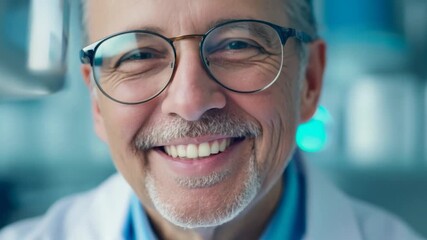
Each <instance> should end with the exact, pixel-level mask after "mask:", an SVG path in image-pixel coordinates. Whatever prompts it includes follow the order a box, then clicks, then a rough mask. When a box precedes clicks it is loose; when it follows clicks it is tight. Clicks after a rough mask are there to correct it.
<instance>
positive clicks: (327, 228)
mask: <svg viewBox="0 0 427 240" xmlns="http://www.w3.org/2000/svg"><path fill="white" fill-rule="evenodd" d="M305 161H306V160H303V161H302V164H303V167H304V172H305V173H304V175H305V181H306V194H307V195H306V197H307V198H306V204H307V206H306V209H307V213H306V214H307V216H306V219H307V222H306V224H307V225H306V226H307V227H306V235H305V238H304V240H326V239H346V240H362V236H361V233H360V230H359V226H358V223H357V220H356V216H355V215H354V210H353V209H352V207H351V203H350V201H349V199H348V197H346V196H345V195H344V193H342V192H340V191H339V190H338V189H337V188H336V187H335V186H334V185H333V184H332V183H331V182H330V181H329V180H328V179H326V178H325V177H324V176H323V175H322V174H321V173H319V172H318V170H317V169H315V168H314V167H313V166H311V164H308V163H306V162H305Z"/></svg>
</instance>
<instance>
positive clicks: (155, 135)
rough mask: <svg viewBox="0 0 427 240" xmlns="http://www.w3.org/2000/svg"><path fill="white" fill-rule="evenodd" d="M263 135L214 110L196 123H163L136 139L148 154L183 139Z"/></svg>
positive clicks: (173, 120)
mask: <svg viewBox="0 0 427 240" xmlns="http://www.w3.org/2000/svg"><path fill="white" fill-rule="evenodd" d="M260 134H261V127H260V125H259V124H258V123H257V122H255V121H253V120H248V119H245V118H243V117H242V116H239V115H237V114H233V113H230V112H227V111H224V110H219V109H212V110H210V111H207V112H206V113H205V114H203V115H202V116H201V117H200V119H198V120H197V121H187V120H185V119H183V118H181V117H173V118H167V119H161V120H159V121H158V122H156V123H155V124H151V125H149V126H147V127H145V128H143V129H142V130H141V131H140V132H139V133H138V135H137V136H136V137H135V140H134V145H135V147H136V148H137V149H138V150H141V151H146V150H149V149H151V148H153V147H155V146H160V145H162V144H165V143H167V142H169V141H172V140H175V139H180V138H195V137H202V136H207V135H223V136H230V137H235V138H251V137H257V136H259V135H260Z"/></svg>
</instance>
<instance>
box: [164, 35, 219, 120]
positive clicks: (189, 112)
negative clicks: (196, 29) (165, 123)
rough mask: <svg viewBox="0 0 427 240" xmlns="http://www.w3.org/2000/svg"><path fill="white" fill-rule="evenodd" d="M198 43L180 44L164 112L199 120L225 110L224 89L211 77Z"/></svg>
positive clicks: (166, 93) (165, 98)
mask: <svg viewBox="0 0 427 240" xmlns="http://www.w3.org/2000/svg"><path fill="white" fill-rule="evenodd" d="M195 43H196V42H195V41H188V42H187V41H185V42H184V41H183V42H180V45H179V46H180V47H181V49H185V51H181V52H179V53H178V54H177V56H178V57H177V63H176V64H177V66H176V70H175V75H174V77H173V79H172V82H171V83H170V85H169V86H168V88H167V89H166V91H165V96H164V98H163V101H162V103H161V109H162V112H163V113H165V114H168V115H178V116H180V117H181V118H183V119H185V120H187V121H196V120H198V119H200V117H201V116H202V115H203V114H204V113H205V112H206V111H209V110H211V109H221V108H224V107H225V104H226V96H225V94H224V89H223V88H222V87H221V86H219V85H218V84H217V83H215V82H214V81H213V80H212V79H210V77H209V76H208V75H207V73H206V71H205V69H204V67H203V65H202V63H201V61H200V55H199V52H198V48H197V47H196V44H195Z"/></svg>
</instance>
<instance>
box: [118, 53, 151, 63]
mask: <svg viewBox="0 0 427 240" xmlns="http://www.w3.org/2000/svg"><path fill="white" fill-rule="evenodd" d="M155 57H156V56H155V54H154V53H153V52H150V51H147V50H134V51H131V52H129V53H127V54H125V55H124V56H123V57H121V58H120V60H119V61H118V63H119V64H120V63H122V62H126V61H134V60H146V59H152V58H155Z"/></svg>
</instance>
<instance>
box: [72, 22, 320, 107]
mask: <svg viewBox="0 0 427 240" xmlns="http://www.w3.org/2000/svg"><path fill="white" fill-rule="evenodd" d="M239 22H256V23H261V24H265V25H268V26H270V27H271V28H273V29H274V30H275V31H276V32H277V34H278V35H279V38H280V42H281V44H282V46H284V45H285V44H286V42H287V40H288V39H289V38H291V37H295V38H296V39H298V40H299V41H301V42H302V43H311V42H313V41H315V40H316V38H314V37H312V36H310V35H309V34H307V33H305V32H303V31H299V30H297V29H295V28H287V27H282V26H279V25H277V24H274V23H271V22H268V21H263V20H257V19H236V20H230V21H226V22H223V23H220V24H217V25H215V26H213V27H212V28H210V29H209V30H208V31H207V32H206V33H204V34H186V35H180V36H177V37H171V38H168V37H166V36H163V35H161V34H159V33H157V32H153V31H149V30H130V31H124V32H119V33H115V34H112V35H109V36H107V37H104V38H102V39H100V40H98V41H96V42H94V43H91V44H89V45H88V46H86V47H84V48H82V49H81V50H80V62H81V63H82V64H90V65H91V67H92V69H93V62H94V59H95V53H96V50H97V49H98V47H99V46H101V44H102V43H103V42H105V41H107V40H108V39H111V38H114V37H116V36H118V35H123V34H127V33H145V34H152V35H155V36H157V37H160V38H162V39H164V40H165V41H166V42H168V43H169V45H170V46H171V47H172V49H173V55H174V58H173V59H174V64H173V71H172V74H171V76H170V79H169V80H168V81H167V83H166V84H165V86H164V87H163V88H162V89H160V90H159V91H158V92H157V93H155V94H154V95H153V96H151V97H149V98H148V99H145V100H143V101H139V102H123V101H120V100H117V99H115V98H113V97H111V96H110V95H109V94H108V93H106V92H105V90H104V89H103V88H102V87H101V86H99V84H100V83H98V81H97V80H96V79H95V76H94V73H93V74H92V75H93V78H94V79H93V80H94V81H95V84H96V85H97V87H98V89H99V90H100V91H101V92H102V93H103V94H104V95H105V96H106V97H108V98H109V99H111V100H113V101H115V102H118V103H121V104H125V105H136V104H142V103H146V102H148V101H150V100H152V99H154V98H156V97H157V96H159V95H160V94H161V93H162V92H163V91H164V90H165V89H166V88H167V87H168V86H169V84H170V83H171V82H172V79H173V78H174V75H175V72H176V69H177V67H176V58H177V54H176V48H175V46H174V44H173V43H174V42H175V41H179V40H182V39H188V38H201V40H200V42H199V55H200V61H201V62H202V65H203V67H204V69H205V72H206V73H207V74H208V75H209V77H210V78H211V79H212V80H214V81H215V82H216V83H218V84H219V85H220V86H221V87H223V88H225V89H227V90H229V91H231V92H235V93H242V94H251V93H258V92H262V91H264V90H265V89H267V88H269V87H270V86H271V85H273V84H274V83H275V82H276V80H277V79H274V80H273V81H272V82H271V83H269V84H267V85H266V86H264V87H262V88H260V89H257V90H252V91H238V90H235V89H232V88H230V87H227V86H226V85H224V84H223V83H222V82H221V81H219V80H217V79H216V77H215V76H213V74H212V73H211V71H210V70H209V68H208V66H207V65H206V63H205V61H203V49H202V47H203V46H204V41H205V39H206V37H207V36H208V35H209V34H210V33H211V32H212V31H214V30H215V29H217V28H219V27H222V26H224V25H227V24H231V23H239ZM92 72H93V71H92Z"/></svg>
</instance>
